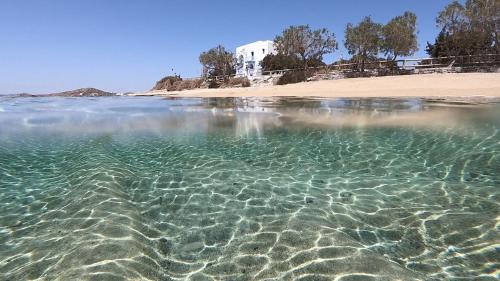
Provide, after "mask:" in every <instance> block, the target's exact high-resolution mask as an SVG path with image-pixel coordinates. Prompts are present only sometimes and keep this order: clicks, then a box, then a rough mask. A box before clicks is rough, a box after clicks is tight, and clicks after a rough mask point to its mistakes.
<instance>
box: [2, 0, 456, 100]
mask: <svg viewBox="0 0 500 281" xmlns="http://www.w3.org/2000/svg"><path fill="white" fill-rule="evenodd" d="M450 2H451V0H377V1H372V0H349V1H336V0H324V1H319V0H317V1H316V0H308V1H298V0H287V1H278V0H276V1H273V0H267V1H264V0H263V1H260V0H254V1H238V0H232V1H226V0H223V1H215V0H213V1H206V0H205V1H189V0H184V1H167V0H164V1H162V0H127V1H126V0H79V1H78V0H0V94H12V93H20V92H29V93H49V92H55V91H63V90H69V89H75V88H80V87H96V88H100V89H103V90H108V91H138V90H145V89H149V88H151V87H152V86H153V85H154V83H155V82H156V81H157V80H158V79H160V78H161V77H163V76H165V75H167V74H172V71H171V69H172V68H173V69H174V72H176V73H178V74H181V75H182V76H185V77H188V76H189V77H190V76H197V75H199V74H200V71H201V67H200V64H199V62H198V55H199V54H200V52H202V51H204V50H207V49H209V48H211V47H213V46H215V45H217V44H219V43H220V44H222V45H224V46H226V47H227V48H229V49H231V50H234V49H235V48H236V47H237V46H239V45H242V44H246V43H249V42H253V41H256V40H266V39H269V40H272V39H273V38H274V36H275V35H277V34H279V33H280V32H281V31H282V30H283V28H285V27H287V26H289V25H299V24H309V25H310V26H311V27H313V28H320V27H326V28H328V29H330V30H331V31H333V32H334V33H335V35H336V37H337V39H338V41H339V42H340V44H339V45H340V46H341V48H340V49H339V50H338V51H337V52H336V53H335V54H333V55H331V56H328V57H326V59H325V60H326V61H327V62H331V61H332V60H333V59H336V58H339V57H341V56H342V57H344V58H347V57H348V54H347V52H346V51H345V49H344V48H343V39H344V30H345V25H346V24H347V23H348V22H353V23H356V22H359V21H360V20H361V19H362V17H363V16H365V15H371V16H372V17H373V19H374V20H375V21H378V22H381V23H385V22H387V21H388V20H389V19H391V18H392V17H394V16H396V15H400V14H402V13H403V12H404V11H406V10H410V11H413V12H414V13H416V14H417V17H418V30H419V47H420V51H419V52H418V53H417V54H416V55H415V56H416V57H421V56H425V51H424V50H425V44H426V42H427V41H433V40H434V38H435V36H436V34H437V33H438V29H437V28H436V25H435V17H436V15H437V13H438V12H439V11H440V10H442V9H443V7H444V6H446V5H447V4H448V3H450Z"/></svg>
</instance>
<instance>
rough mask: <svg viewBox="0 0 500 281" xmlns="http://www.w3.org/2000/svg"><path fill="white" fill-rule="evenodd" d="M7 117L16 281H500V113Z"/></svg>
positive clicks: (16, 105)
mask: <svg viewBox="0 0 500 281" xmlns="http://www.w3.org/2000/svg"><path fill="white" fill-rule="evenodd" d="M0 107H1V108H2V109H3V112H2V113H0V242H1V243H0V276H1V278H0V279H3V280H25V279H39V280H338V281H352V280H380V281H381V280H409V281H410V280H411V281H413V280H466V279H469V278H474V277H481V278H482V279H480V280H496V279H497V277H498V241H499V239H500V234H499V223H498V214H499V211H500V203H499V202H500V200H499V196H500V189H499V188H498V187H499V185H500V174H499V171H500V115H499V114H500V109H499V107H498V105H484V106H461V107H457V106H455V107H447V106H442V105H441V106H435V105H434V104H432V103H427V102H425V101H423V100H421V99H244V98H241V99H234V98H232V99H215V98H213V99H178V100H166V99H161V98H156V97H153V98H95V99H92V98H89V99H83V98H81V99H73V98H50V99H43V98H25V99H20V98H5V99H1V100H0ZM460 278H464V279H460Z"/></svg>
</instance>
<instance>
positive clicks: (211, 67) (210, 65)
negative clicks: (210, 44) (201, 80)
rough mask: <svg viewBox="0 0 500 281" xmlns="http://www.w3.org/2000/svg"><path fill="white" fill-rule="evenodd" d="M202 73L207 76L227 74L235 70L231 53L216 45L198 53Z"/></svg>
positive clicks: (234, 62)
mask: <svg viewBox="0 0 500 281" xmlns="http://www.w3.org/2000/svg"><path fill="white" fill-rule="evenodd" d="M200 63H201V64H202V65H203V74H204V75H208V76H221V75H222V76H227V75H232V74H234V73H235V72H236V70H235V64H236V60H235V58H234V56H233V53H231V52H230V51H227V50H226V49H225V48H224V47H223V46H221V45H218V46H217V47H214V48H212V49H210V50H208V51H206V52H203V53H201V54H200Z"/></svg>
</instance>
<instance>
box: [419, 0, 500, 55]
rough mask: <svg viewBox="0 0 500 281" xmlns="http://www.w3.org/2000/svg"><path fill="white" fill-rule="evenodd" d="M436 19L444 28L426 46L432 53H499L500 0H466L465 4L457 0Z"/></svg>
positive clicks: (439, 25) (428, 51)
mask: <svg viewBox="0 0 500 281" xmlns="http://www.w3.org/2000/svg"><path fill="white" fill-rule="evenodd" d="M436 23H437V25H438V27H440V28H441V32H440V33H439V35H438V37H437V38H436V40H435V43H434V44H430V43H427V49H426V51H427V53H428V54H430V55H432V56H460V55H476V54H487V53H495V52H496V53H497V54H498V53H500V45H499V32H500V31H499V28H500V26H499V25H500V0H467V2H466V4H465V6H463V5H462V4H460V3H459V2H457V1H454V2H452V3H451V4H449V5H448V6H446V7H445V8H444V10H443V11H441V12H440V13H439V15H438V17H437V18H436Z"/></svg>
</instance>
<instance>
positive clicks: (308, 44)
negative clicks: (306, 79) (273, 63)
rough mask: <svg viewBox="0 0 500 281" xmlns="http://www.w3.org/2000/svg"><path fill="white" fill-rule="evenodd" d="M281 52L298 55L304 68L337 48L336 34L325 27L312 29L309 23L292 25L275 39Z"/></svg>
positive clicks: (286, 54) (287, 54)
mask: <svg viewBox="0 0 500 281" xmlns="http://www.w3.org/2000/svg"><path fill="white" fill-rule="evenodd" d="M274 43H275V46H276V49H277V51H278V53H279V54H282V55H285V56H297V57H298V58H300V59H301V61H302V63H303V65H304V68H307V66H308V61H311V60H316V61H317V60H320V61H321V60H322V59H323V56H324V55H325V54H329V53H332V52H333V51H335V50H336V49H337V41H336V40H335V35H334V34H333V33H331V32H330V31H328V30H327V29H325V28H322V29H317V30H312V29H311V28H310V27H309V26H308V25H299V26H290V27H288V28H287V29H285V30H283V33H282V34H281V35H279V36H276V38H275V39H274Z"/></svg>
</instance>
